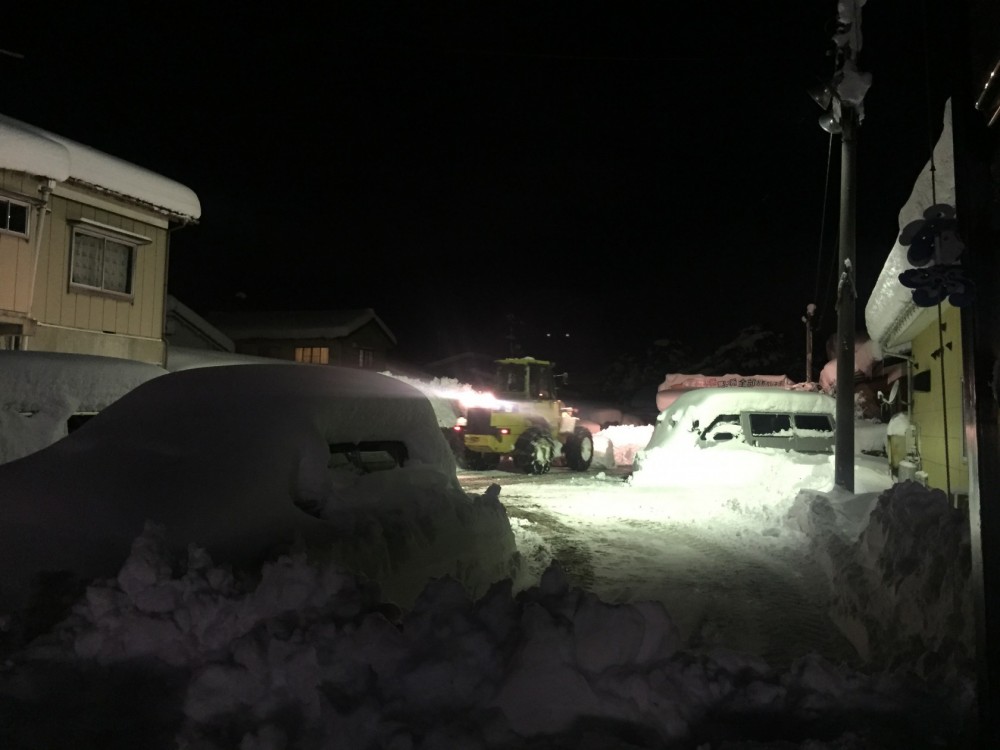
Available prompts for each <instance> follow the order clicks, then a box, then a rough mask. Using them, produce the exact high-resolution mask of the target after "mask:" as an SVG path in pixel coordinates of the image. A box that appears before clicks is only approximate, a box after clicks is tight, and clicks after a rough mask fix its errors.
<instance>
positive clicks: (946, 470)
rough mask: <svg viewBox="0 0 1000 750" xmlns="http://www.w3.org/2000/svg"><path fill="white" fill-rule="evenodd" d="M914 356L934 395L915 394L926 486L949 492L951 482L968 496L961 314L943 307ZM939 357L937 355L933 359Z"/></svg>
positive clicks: (955, 491) (919, 338)
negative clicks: (928, 375) (927, 374)
mask: <svg viewBox="0 0 1000 750" xmlns="http://www.w3.org/2000/svg"><path fill="white" fill-rule="evenodd" d="M939 330H940V332H941V336H940V338H939V336H938V332H939ZM942 341H943V344H944V345H943V347H942ZM911 353H912V356H913V358H914V369H913V374H914V375H917V374H918V373H922V372H926V373H930V391H926V392H924V391H914V392H913V423H914V424H915V425H916V427H917V449H918V451H919V453H920V459H921V468H922V469H923V470H924V471H925V472H927V483H928V485H930V486H931V487H936V488H938V489H941V490H946V491H947V489H948V485H949V483H950V485H951V492H952V494H953V495H954V494H966V493H968V491H969V465H968V460H967V458H966V446H965V429H964V420H963V409H964V406H963V401H962V379H963V377H964V375H963V368H962V328H961V317H960V312H959V310H958V309H957V308H955V307H952V306H951V305H950V304H948V303H943V304H942V305H941V325H939V324H938V322H937V320H935V322H934V323H932V324H931V325H929V326H928V327H927V328H925V329H924V330H923V331H922V332H921V333H920V334H919V335H918V336H917V337H916V338H914V339H913V345H912V352H911ZM935 354H937V355H938V356H937V357H935V356H934V355H935ZM942 364H943V368H944V381H943V382H944V389H943V399H942V386H941V384H942ZM946 427H947V429H946ZM946 432H947V440H946V438H945V434H946Z"/></svg>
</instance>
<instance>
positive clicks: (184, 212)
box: [0, 114, 201, 220]
mask: <svg viewBox="0 0 1000 750" xmlns="http://www.w3.org/2000/svg"><path fill="white" fill-rule="evenodd" d="M0 168H4V169H10V170H14V171H16V172H25V173H27V174H32V175H38V176H39V177H48V178H50V179H53V180H56V181H58V182H76V183H79V184H83V185H87V186H89V187H93V188H96V189H98V190H101V191H104V192H108V193H112V194H115V195H118V196H122V197H125V198H129V199H131V200H133V201H136V202H138V203H142V204H146V205H147V206H149V207H151V208H153V209H155V210H157V211H160V212H162V213H166V214H169V215H171V216H174V217H177V218H183V219H189V220H196V219H198V218H200V217H201V203H200V201H199V200H198V196H197V195H195V193H194V191H192V190H191V189H190V188H188V187H185V186H184V185H181V184H180V183H178V182H175V181H174V180H171V179H168V178H167V177H163V176H162V175H159V174H156V173H155V172H151V171H149V170H148V169H144V168H143V167H139V166H136V165H135V164H132V163H130V162H127V161H124V160H123V159H119V158H117V157H115V156H110V155H108V154H105V153H103V152H101V151H98V150H97V149H94V148H90V147H89V146H84V145H82V144H80V143H77V142H76V141H71V140H70V139H69V138H64V137H63V136H61V135H56V134H55V133H50V132H48V131H47V130H42V129H41V128H37V127H35V126H34V125H29V124H27V123H24V122H21V121H20V120H15V119H14V118H12V117H7V116H6V115H2V114H0Z"/></svg>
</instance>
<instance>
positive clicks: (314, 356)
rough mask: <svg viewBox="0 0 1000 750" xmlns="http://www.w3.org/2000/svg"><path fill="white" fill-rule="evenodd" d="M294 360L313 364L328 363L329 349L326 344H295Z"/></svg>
mask: <svg viewBox="0 0 1000 750" xmlns="http://www.w3.org/2000/svg"><path fill="white" fill-rule="evenodd" d="M295 361H296V362H306V363H309V364H314V365H328V364H330V349H329V347H326V346H297V347H295Z"/></svg>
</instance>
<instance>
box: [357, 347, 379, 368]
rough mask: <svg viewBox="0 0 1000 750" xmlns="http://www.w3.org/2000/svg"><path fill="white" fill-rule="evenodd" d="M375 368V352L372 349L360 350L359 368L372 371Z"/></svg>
mask: <svg viewBox="0 0 1000 750" xmlns="http://www.w3.org/2000/svg"><path fill="white" fill-rule="evenodd" d="M374 366H375V352H374V351H373V350H371V349H358V367H361V368H365V369H371V368H372V367H374Z"/></svg>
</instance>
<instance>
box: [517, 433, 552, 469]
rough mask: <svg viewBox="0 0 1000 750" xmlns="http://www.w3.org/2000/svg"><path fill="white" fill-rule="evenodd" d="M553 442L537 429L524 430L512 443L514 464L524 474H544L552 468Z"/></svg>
mask: <svg viewBox="0 0 1000 750" xmlns="http://www.w3.org/2000/svg"><path fill="white" fill-rule="evenodd" d="M554 456H555V444H554V443H553V441H552V438H551V437H549V436H548V435H546V434H545V433H544V432H542V431H541V430H539V429H535V428H532V429H530V430H526V431H525V432H524V434H523V435H521V437H519V438H518V439H517V442H516V443H515V444H514V466H515V467H516V468H517V469H518V470H520V471H523V472H524V473H525V474H546V473H548V471H549V469H551V468H552V459H553V457H554Z"/></svg>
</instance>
